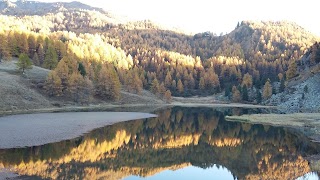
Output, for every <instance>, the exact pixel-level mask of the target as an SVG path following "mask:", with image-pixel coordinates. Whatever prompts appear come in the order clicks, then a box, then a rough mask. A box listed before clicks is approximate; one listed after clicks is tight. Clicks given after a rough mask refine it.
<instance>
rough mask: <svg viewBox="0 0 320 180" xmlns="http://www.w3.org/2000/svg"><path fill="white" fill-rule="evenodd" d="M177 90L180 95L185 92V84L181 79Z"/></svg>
mask: <svg viewBox="0 0 320 180" xmlns="http://www.w3.org/2000/svg"><path fill="white" fill-rule="evenodd" d="M177 89H178V92H179V93H180V94H182V93H183V91H184V88H183V84H182V82H181V80H180V79H179V80H178V83H177Z"/></svg>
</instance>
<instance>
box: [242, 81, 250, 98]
mask: <svg viewBox="0 0 320 180" xmlns="http://www.w3.org/2000/svg"><path fill="white" fill-rule="evenodd" d="M242 100H243V101H248V100H249V95H248V89H247V85H243V87H242Z"/></svg>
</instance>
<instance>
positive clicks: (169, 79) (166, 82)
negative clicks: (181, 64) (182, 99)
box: [164, 72, 172, 88]
mask: <svg viewBox="0 0 320 180" xmlns="http://www.w3.org/2000/svg"><path fill="white" fill-rule="evenodd" d="M171 83H172V77H171V74H170V72H167V75H166V78H165V80H164V85H165V86H166V88H170V87H171Z"/></svg>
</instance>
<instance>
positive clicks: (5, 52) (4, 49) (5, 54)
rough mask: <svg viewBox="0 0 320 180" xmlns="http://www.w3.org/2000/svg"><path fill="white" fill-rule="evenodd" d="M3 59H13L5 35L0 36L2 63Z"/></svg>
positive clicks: (0, 57)
mask: <svg viewBox="0 0 320 180" xmlns="http://www.w3.org/2000/svg"><path fill="white" fill-rule="evenodd" d="M1 59H5V60H10V59H11V54H10V50H9V45H8V39H7V36H6V35H5V34H0V61H1Z"/></svg>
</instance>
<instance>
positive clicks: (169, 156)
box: [0, 108, 318, 179]
mask: <svg viewBox="0 0 320 180" xmlns="http://www.w3.org/2000/svg"><path fill="white" fill-rule="evenodd" d="M158 114H159V117H158V118H153V119H149V120H139V121H130V122H126V123H119V124H115V125H113V126H108V127H105V128H101V129H97V130H95V131H93V132H92V133H90V134H87V135H85V136H84V137H82V138H77V139H74V140H70V141H64V142H60V143H54V144H48V145H44V146H39V147H32V148H25V149H12V150H0V155H1V156H0V167H1V166H3V167H11V168H13V169H14V170H15V171H17V172H18V173H19V174H23V175H36V176H40V177H44V178H53V179H70V178H71V179H79V178H80V179H99V178H104V179H121V178H123V177H126V176H129V175H140V176H151V175H154V174H156V173H158V172H161V171H163V170H167V169H178V168H182V167H185V166H189V165H190V164H192V165H195V166H199V167H203V168H204V167H210V166H212V165H213V164H219V165H223V166H225V167H227V168H228V169H229V170H230V171H231V172H232V173H233V174H234V175H235V176H237V177H238V178H240V179H257V178H258V177H259V178H262V179H279V178H280V179H292V178H295V177H298V176H302V175H303V174H305V173H307V172H310V171H311V170H310V167H309V165H308V162H307V161H306V160H305V159H304V158H303V156H305V155H308V154H314V153H318V151H317V148H318V146H317V144H315V143H311V142H309V141H308V139H306V138H305V137H304V136H302V135H295V134H293V133H290V131H287V130H285V129H282V128H274V127H269V126H262V125H250V124H242V123H231V122H226V121H224V115H223V114H222V113H221V112H218V111H214V110H212V109H203V108H185V109H179V108H173V109H171V110H164V111H161V112H159V113H158Z"/></svg>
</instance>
